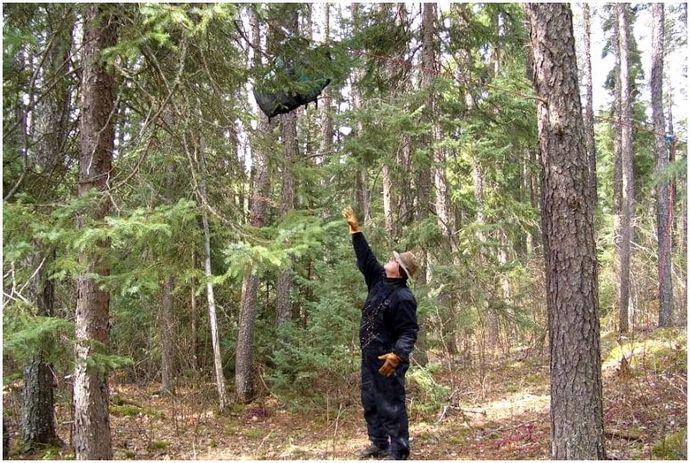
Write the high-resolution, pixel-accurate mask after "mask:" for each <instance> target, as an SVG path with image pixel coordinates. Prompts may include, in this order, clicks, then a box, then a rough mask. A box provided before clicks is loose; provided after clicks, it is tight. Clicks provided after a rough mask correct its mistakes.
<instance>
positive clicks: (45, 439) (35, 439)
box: [21, 248, 61, 451]
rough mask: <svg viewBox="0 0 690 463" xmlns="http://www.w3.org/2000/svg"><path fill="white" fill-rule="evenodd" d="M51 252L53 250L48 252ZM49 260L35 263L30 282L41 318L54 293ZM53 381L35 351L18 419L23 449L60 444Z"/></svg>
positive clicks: (26, 374)
mask: <svg viewBox="0 0 690 463" xmlns="http://www.w3.org/2000/svg"><path fill="white" fill-rule="evenodd" d="M39 249H40V248H39ZM50 254H52V253H48V255H50ZM35 260H36V261H37V260H38V259H35ZM52 260H53V259H52V258H51V259H48V258H47V257H46V259H44V260H42V261H41V262H38V263H37V265H40V268H39V269H38V272H36V276H35V277H34V281H33V282H32V285H31V286H32V287H33V288H32V291H31V292H32V293H33V294H32V299H33V300H35V301H36V306H37V307H38V313H37V314H38V315H39V316H42V317H52V316H53V306H54V302H55V293H54V288H53V282H52V281H51V280H49V279H48V272H47V270H46V269H47V267H48V266H49V265H50V263H51V261H52ZM54 384H55V380H54V377H53V369H52V366H51V365H50V364H48V363H46V362H44V361H43V354H42V353H37V354H36V355H34V356H33V357H32V358H31V359H30V360H29V362H28V364H27V365H26V366H25V367H24V387H23V390H22V421H21V440H22V446H23V449H24V450H27V451H28V450H32V449H36V448H38V447H41V446H45V445H51V444H60V443H61V441H60V438H59V437H58V435H57V433H56V431H55V409H54V403H55V402H54V399H53V387H54Z"/></svg>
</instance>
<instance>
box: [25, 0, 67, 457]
mask: <svg viewBox="0 0 690 463" xmlns="http://www.w3.org/2000/svg"><path fill="white" fill-rule="evenodd" d="M44 8H45V9H44V10H43V9H42V10H43V11H45V15H46V16H45V22H46V26H47V27H48V34H46V43H45V49H44V51H43V57H42V59H41V60H40V62H42V63H43V69H42V72H40V74H41V75H42V79H40V83H39V84H38V85H37V90H39V91H41V92H42V97H41V99H40V101H38V102H37V103H36V105H35V110H34V111H33V112H32V117H33V118H34V119H35V123H34V124H33V127H32V128H33V130H32V134H31V138H32V140H33V143H32V145H33V147H34V148H33V149H32V152H33V153H32V154H34V155H35V156H34V158H35V159H34V161H33V162H32V164H33V170H34V171H35V172H36V173H37V175H39V176H45V177H46V178H47V177H50V178H51V179H55V180H56V181H55V182H41V181H34V182H31V183H30V184H29V182H28V181H26V182H25V183H24V186H25V189H26V190H27V191H31V194H32V195H33V196H34V198H36V199H37V200H40V201H45V202H49V201H51V200H53V199H54V197H55V190H57V189H58V188H59V187H58V184H59V183H60V182H59V181H58V180H62V179H61V178H58V175H57V174H56V172H57V171H59V170H60V167H61V166H62V165H63V163H64V157H65V156H64V148H65V144H66V143H67V140H68V134H69V128H68V119H69V117H68V116H69V108H70V91H71V90H72V88H71V85H70V84H69V78H68V70H69V69H68V66H67V63H68V62H69V60H70V55H71V48H72V32H73V31H72V29H73V25H74V13H73V7H72V6H70V5H47V6H45V7H44ZM34 72H35V74H36V75H39V72H38V70H36V71H34ZM34 249H35V253H34V254H33V258H31V259H29V260H30V261H31V262H29V263H30V264H31V268H36V271H35V272H33V273H32V275H33V279H32V282H31V285H30V288H31V293H32V294H31V300H32V301H35V304H36V307H37V309H38V310H37V314H38V315H39V316H43V317H52V316H53V315H54V313H53V308H54V304H55V289H54V284H53V281H52V280H51V279H50V278H49V276H50V274H49V272H48V268H49V267H50V266H51V263H52V262H53V261H54V257H55V250H54V249H50V247H48V246H45V245H43V244H41V243H40V242H36V243H35V244H34ZM54 384H55V381H54V377H53V367H52V366H51V365H50V364H49V363H47V362H46V361H45V352H37V353H36V354H35V355H33V356H32V358H30V359H29V361H28V362H27V365H26V366H25V368H24V388H23V391H22V422H21V437H22V445H23V447H24V449H27V450H29V449H33V448H35V447H37V446H40V445H51V444H54V443H56V442H60V439H59V437H58V435H57V433H56V431H55V416H54V414H55V412H54V396H53V385H54Z"/></svg>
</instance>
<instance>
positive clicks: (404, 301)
mask: <svg viewBox="0 0 690 463" xmlns="http://www.w3.org/2000/svg"><path fill="white" fill-rule="evenodd" d="M343 217H345V220H346V221H347V224H348V226H349V227H350V234H351V235H352V245H353V247H354V249H355V255H356V256H357V266H358V267H359V270H360V271H361V272H362V273H363V274H364V280H365V281H366V283H367V288H368V291H369V294H368V295H367V299H366V301H365V303H364V308H363V309H362V318H361V321H360V326H359V342H360V347H361V349H362V385H361V388H362V389H361V392H362V406H363V407H364V419H365V420H366V422H367V432H368V434H369V440H370V441H371V445H370V446H369V447H367V448H366V449H364V450H362V451H361V452H359V457H360V458H362V459H365V458H371V457H373V458H379V459H380V458H383V459H386V460H405V459H407V457H408V456H409V454H410V442H409V441H410V437H409V432H408V428H407V410H406V408H405V373H406V372H407V369H408V368H409V366H410V360H409V358H410V353H411V352H412V349H413V348H414V344H415V342H416V340H417V331H418V330H419V327H418V325H417V302H416V301H415V298H414V295H413V294H412V291H410V289H409V288H408V287H407V279H408V278H409V277H412V276H414V273H415V272H416V271H417V261H416V259H415V256H414V255H413V254H412V253H411V252H404V253H402V254H398V253H397V252H393V255H392V256H391V257H390V259H389V260H388V262H387V263H386V264H385V265H384V266H382V265H381V264H380V263H379V262H378V260H376V257H375V256H374V253H373V252H372V251H371V248H370V247H369V244H367V240H366V239H365V238H364V234H363V233H362V232H361V230H360V228H359V224H358V223H357V218H356V217H355V214H354V212H353V211H352V208H350V207H348V208H346V209H344V210H343Z"/></svg>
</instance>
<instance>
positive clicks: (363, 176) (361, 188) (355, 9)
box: [350, 3, 371, 223]
mask: <svg viewBox="0 0 690 463" xmlns="http://www.w3.org/2000/svg"><path fill="white" fill-rule="evenodd" d="M361 8H362V4H361V3H353V4H352V5H351V6H350V10H351V14H352V22H353V24H354V26H353V28H354V30H355V31H356V32H359V31H361V28H362V21H363V20H362V16H363V15H362V12H361ZM363 77H364V71H363V70H361V69H355V70H354V71H353V72H352V78H351V82H352V83H351V86H352V91H351V98H352V109H353V110H355V111H359V110H360V109H362V105H363V98H362V79H363ZM363 132H364V125H363V124H362V122H361V121H359V120H358V121H357V123H356V124H355V134H356V135H357V136H358V137H359V136H362V133H363ZM361 162H362V165H361V166H359V168H358V172H357V178H356V182H355V183H356V189H355V200H356V203H357V210H358V211H359V212H360V214H362V219H363V221H364V222H365V223H369V222H371V212H370V211H369V205H370V201H369V173H368V170H367V166H366V165H365V164H364V162H365V161H364V160H362V161H361Z"/></svg>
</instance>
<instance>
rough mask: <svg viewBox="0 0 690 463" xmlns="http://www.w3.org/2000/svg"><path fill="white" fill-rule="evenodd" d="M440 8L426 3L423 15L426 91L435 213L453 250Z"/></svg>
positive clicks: (423, 83) (423, 56)
mask: <svg viewBox="0 0 690 463" xmlns="http://www.w3.org/2000/svg"><path fill="white" fill-rule="evenodd" d="M436 14H437V10H436V4H434V3H424V6H423V15H422V67H423V72H422V87H424V88H425V89H426V90H427V92H428V95H427V106H428V113H427V117H428V119H429V121H430V122H431V139H430V140H429V145H430V150H431V152H432V159H433V163H432V165H433V168H432V171H433V178H434V194H435V196H434V199H435V201H434V209H435V211H436V218H437V221H438V226H439V228H440V230H441V233H442V234H443V236H444V237H445V238H446V239H447V240H449V241H450V243H451V246H452V240H451V235H452V234H453V230H452V228H451V220H450V211H449V205H448V183H447V181H446V171H445V169H446V156H445V151H444V149H443V148H442V147H440V146H439V143H440V142H441V140H442V138H443V134H442V133H441V124H440V122H439V94H438V90H436V89H435V88H434V80H435V79H436V75H437V74H438V69H439V63H438V52H437V48H438V47H437V45H436Z"/></svg>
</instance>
